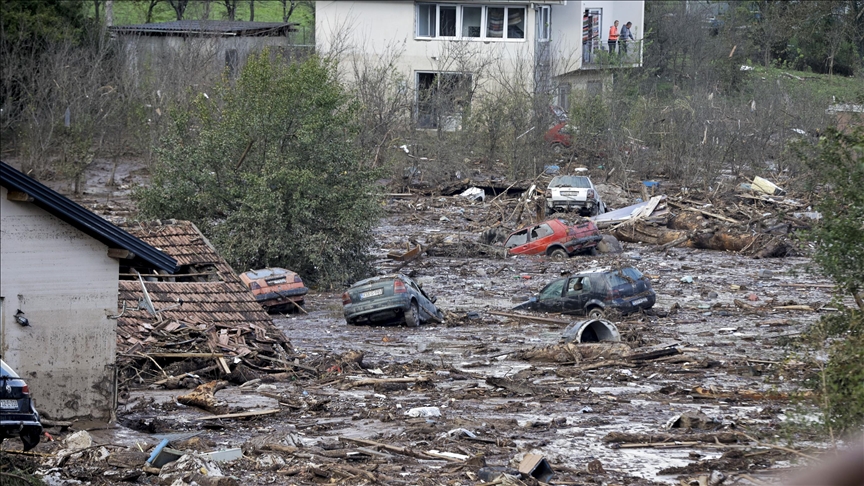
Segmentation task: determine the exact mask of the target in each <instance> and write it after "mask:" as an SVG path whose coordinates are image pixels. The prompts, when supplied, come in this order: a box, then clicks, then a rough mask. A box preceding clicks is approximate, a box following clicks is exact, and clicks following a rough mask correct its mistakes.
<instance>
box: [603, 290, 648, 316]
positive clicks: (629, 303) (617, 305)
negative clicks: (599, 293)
mask: <svg viewBox="0 0 864 486" xmlns="http://www.w3.org/2000/svg"><path fill="white" fill-rule="evenodd" d="M656 302H657V295H656V294H655V293H654V292H653V291H651V292H646V293H642V294H640V295H636V296H633V297H628V298H626V299H615V300H614V301H613V302H612V304H611V305H610V307H612V308H613V309H615V310H616V311H618V312H620V313H621V314H632V313H634V312H638V311H639V310H640V309H650V308H652V307H654V304H655V303H656Z"/></svg>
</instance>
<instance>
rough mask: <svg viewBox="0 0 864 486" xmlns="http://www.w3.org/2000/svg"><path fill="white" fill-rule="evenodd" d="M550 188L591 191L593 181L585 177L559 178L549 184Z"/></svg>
mask: <svg viewBox="0 0 864 486" xmlns="http://www.w3.org/2000/svg"><path fill="white" fill-rule="evenodd" d="M549 187H578V188H580V189H591V181H589V180H588V178H587V177H584V176H557V177H554V178H553V179H552V182H550V183H549Z"/></svg>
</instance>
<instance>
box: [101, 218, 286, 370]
mask: <svg viewBox="0 0 864 486" xmlns="http://www.w3.org/2000/svg"><path fill="white" fill-rule="evenodd" d="M124 229H125V230H126V231H128V232H129V233H130V234H132V235H133V236H136V237H138V238H140V239H141V240H143V241H144V242H146V243H148V244H150V245H152V246H154V247H156V248H159V249H160V250H162V251H163V252H165V253H166V254H168V255H170V256H171V257H173V258H175V259H176V260H177V262H178V271H177V272H176V273H175V274H173V275H167V274H164V273H162V274H160V273H156V272H152V271H147V269H130V270H128V271H127V273H126V274H124V275H121V280H120V296H119V304H118V307H119V312H118V315H117V316H116V318H117V353H118V360H117V364H118V367H119V368H120V370H121V376H124V377H125V378H126V379H127V380H129V379H133V378H134V379H136V380H138V381H139V383H140V382H148V381H153V380H159V381H160V384H162V385H167V386H169V387H177V386H186V385H187V383H185V382H183V379H184V378H186V377H188V376H189V375H198V374H202V373H211V374H212V373H214V372H215V374H217V375H221V376H230V375H232V374H233V373H235V372H238V370H239V371H243V373H239V374H240V375H242V376H237V377H236V380H240V381H241V382H242V381H246V380H247V379H251V378H254V377H255V375H257V374H258V373H280V372H285V371H292V370H293V369H294V366H293V365H292V364H291V362H292V361H293V359H294V352H293V350H292V348H291V344H290V342H289V341H288V339H287V338H286V337H285V335H284V334H283V333H282V332H281V331H280V330H279V329H277V328H276V327H275V326H274V325H273V321H272V318H271V317H270V316H269V315H268V314H267V313H266V312H265V311H264V309H263V308H262V307H261V305H260V304H258V303H257V302H256V301H255V298H254V297H253V296H252V294H251V293H250V292H249V290H248V289H247V288H246V287H245V285H243V283H242V282H241V281H240V280H239V278H238V277H237V276H236V275H235V274H234V271H233V270H232V269H231V267H230V266H229V265H228V264H227V263H226V262H225V260H224V259H222V257H220V256H219V255H218V254H217V253H216V251H215V250H214V249H213V248H212V247H211V246H210V244H209V242H208V241H207V240H206V239H205V238H204V236H203V235H202V234H201V232H200V231H199V230H198V228H196V227H195V225H194V224H192V223H190V222H187V221H167V222H166V221H161V222H155V223H151V224H143V223H138V224H134V225H127V226H126V227H125V228H124ZM178 360H180V361H179V362H178ZM166 363H167V364H171V366H172V368H170V369H166V368H165V366H167V364H166ZM169 372H176V373H169ZM188 384H189V385H191V384H194V383H193V382H190V383H188Z"/></svg>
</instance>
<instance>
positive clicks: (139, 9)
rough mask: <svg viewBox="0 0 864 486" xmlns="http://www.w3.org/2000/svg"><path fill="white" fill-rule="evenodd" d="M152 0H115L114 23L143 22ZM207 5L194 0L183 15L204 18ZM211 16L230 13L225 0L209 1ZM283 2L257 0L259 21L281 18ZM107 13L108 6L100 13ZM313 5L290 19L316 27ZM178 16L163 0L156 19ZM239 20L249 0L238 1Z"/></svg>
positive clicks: (87, 5) (246, 15) (90, 13)
mask: <svg viewBox="0 0 864 486" xmlns="http://www.w3.org/2000/svg"><path fill="white" fill-rule="evenodd" d="M82 4H83V5H84V8H85V9H86V11H87V16H88V17H93V13H94V12H93V2H82ZM149 6H150V1H149V0H115V1H114V25H132V24H143V23H144V22H145V21H146V19H147V8H148V7H149ZM204 6H205V3H204V2H202V1H196V0H191V1H190V2H189V6H188V7H187V9H186V12H185V14H184V16H183V18H184V20H198V19H203V18H204V13H205V12H204ZM209 6H210V13H209V16H208V18H209V19H210V20H227V18H228V14H227V10H226V9H225V2H222V1H219V0H213V1H211V2H209ZM282 15H283V10H282V2H281V1H279V0H255V21H256V22H281V21H282ZM102 16H104V10H103V11H102V12H100V17H102ZM314 18H315V17H314V14H313V12H312V9H311V8H310V7H308V6H307V5H305V4H304V5H300V6H298V7H297V8H296V9H295V10H294V13H293V14H292V15H291V18H290V19H288V20H289V22H296V23H299V24H301V25H303V26H306V27H313V26H314V23H315V20H314ZM172 20H177V17H176V15H175V14H174V9H172V8H171V6H170V5H169V4H168V2H166V1H164V0H163V1H160V2H159V3H157V4H156V7H155V8H154V9H153V18H152V21H153V22H170V21H172ZM235 20H249V0H240V1H238V2H237V15H236V17H235Z"/></svg>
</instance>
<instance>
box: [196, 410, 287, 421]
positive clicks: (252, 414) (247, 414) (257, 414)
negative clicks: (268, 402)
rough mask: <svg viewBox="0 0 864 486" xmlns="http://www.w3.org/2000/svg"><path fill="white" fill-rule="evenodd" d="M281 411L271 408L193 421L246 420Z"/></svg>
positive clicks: (200, 418) (199, 418)
mask: <svg viewBox="0 0 864 486" xmlns="http://www.w3.org/2000/svg"><path fill="white" fill-rule="evenodd" d="M281 411H282V410H281V409H278V408H273V409H269V410H256V411H253V412H238V413H224V414H222V415H211V416H209V417H198V418H197V419H195V420H218V419H227V418H248V417H260V416H262V415H273V414H274V413H279V412H281Z"/></svg>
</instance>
